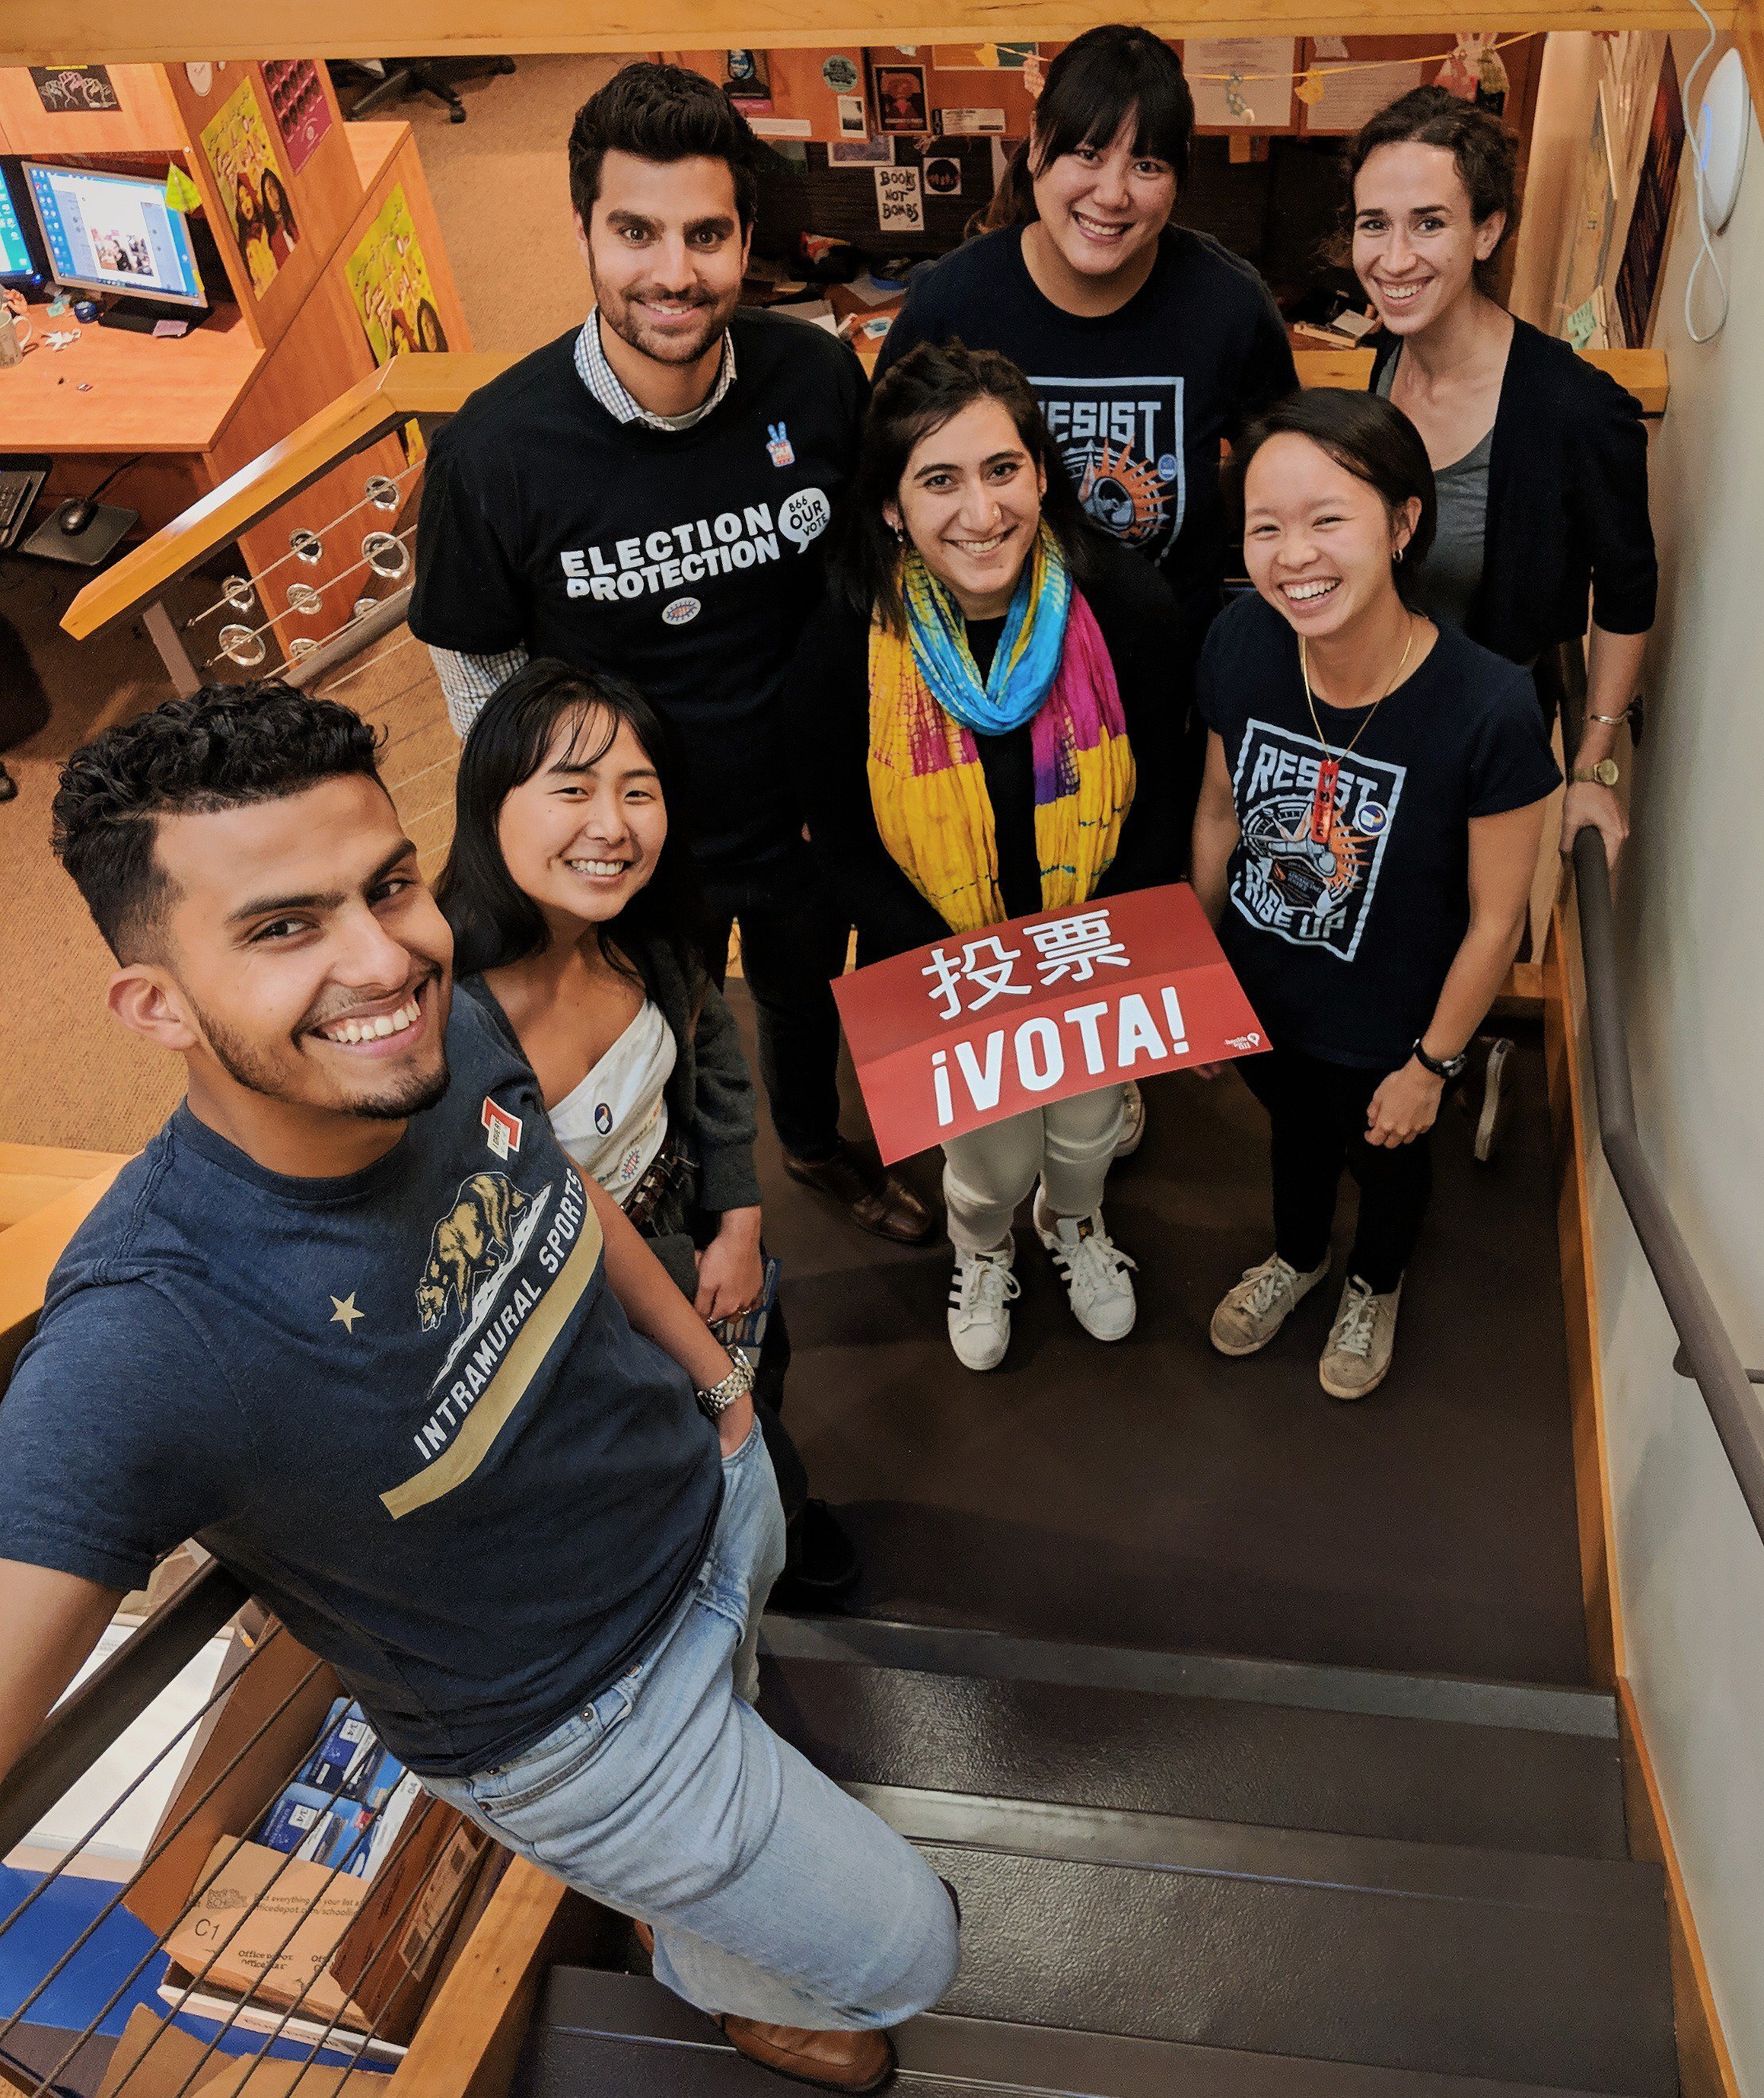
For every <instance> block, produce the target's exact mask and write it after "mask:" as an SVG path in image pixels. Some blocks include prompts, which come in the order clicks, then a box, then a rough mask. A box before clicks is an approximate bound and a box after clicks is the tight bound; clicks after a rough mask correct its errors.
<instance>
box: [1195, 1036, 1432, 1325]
mask: <svg viewBox="0 0 1764 2098" xmlns="http://www.w3.org/2000/svg"><path fill="white" fill-rule="evenodd" d="M1237 1068H1238V1069H1239V1070H1240V1071H1241V1072H1242V1073H1243V1074H1244V1083H1245V1084H1246V1085H1247V1086H1248V1087H1249V1090H1250V1091H1251V1092H1253V1094H1254V1095H1255V1096H1256V1098H1257V1099H1258V1100H1260V1101H1261V1103H1262V1105H1263V1106H1264V1107H1265V1108H1266V1109H1267V1110H1268V1118H1269V1120H1270V1121H1271V1122H1272V1124H1273V1126H1274V1128H1273V1147H1272V1148H1273V1159H1274V1246H1275V1252H1276V1253H1279V1256H1280V1257H1281V1259H1282V1260H1284V1261H1286V1262H1288V1263H1289V1264H1290V1265H1291V1266H1293V1267H1296V1268H1297V1270H1298V1271H1299V1272H1300V1274H1301V1275H1309V1274H1310V1271H1311V1270H1312V1269H1313V1268H1314V1267H1319V1266H1322V1264H1323V1261H1324V1259H1325V1258H1326V1257H1327V1254H1328V1252H1329V1228H1330V1226H1331V1225H1332V1223H1333V1222H1335V1214H1336V1191H1337V1190H1338V1189H1339V1187H1340V1186H1341V1169H1342V1167H1343V1166H1344V1165H1345V1166H1346V1168H1347V1169H1348V1170H1349V1172H1350V1173H1351V1174H1353V1175H1354V1180H1355V1182H1356V1183H1358V1187H1359V1191H1360V1214H1359V1218H1358V1222H1357V1223H1356V1224H1355V1226H1354V1246H1353V1250H1352V1251H1351V1252H1350V1253H1349V1255H1348V1272H1349V1275H1358V1276H1359V1277H1360V1278H1361V1279H1362V1281H1364V1282H1366V1283H1368V1284H1370V1285H1371V1288H1372V1289H1373V1290H1374V1291H1375V1292H1376V1293H1377V1294H1378V1295H1379V1296H1380V1297H1382V1296H1384V1295H1386V1294H1387V1293H1389V1291H1391V1290H1393V1289H1394V1288H1396V1286H1397V1284H1398V1283H1399V1282H1400V1281H1401V1280H1402V1271H1403V1270H1404V1269H1405V1268H1406V1266H1408V1264H1409V1257H1410V1255H1411V1253H1413V1252H1414V1251H1415V1242H1416V1240H1419V1238H1420V1236H1421V1223H1422V1219H1423V1218H1424V1217H1425V1216H1426V1214H1427V1205H1428V1196H1430V1195H1431V1194H1432V1193H1433V1152H1432V1148H1431V1138H1432V1134H1433V1133H1432V1131H1431V1130H1429V1131H1428V1133H1427V1135H1423V1136H1418V1137H1416V1138H1415V1140H1414V1142H1413V1143H1402V1144H1398V1146H1397V1148H1395V1150H1393V1151H1392V1150H1386V1149H1385V1148H1384V1147H1382V1146H1381V1145H1379V1144H1373V1143H1367V1141H1366V1110H1367V1107H1368V1106H1369V1105H1370V1104H1371V1097H1372V1095H1373V1094H1374V1093H1376V1091H1377V1090H1378V1088H1379V1086H1380V1085H1381V1084H1382V1083H1383V1082H1384V1078H1386V1076H1387V1075H1388V1073H1385V1072H1383V1071H1362V1070H1358V1069H1354V1067H1353V1066H1352V1065H1351V1064H1326V1063H1324V1062H1323V1060H1322V1059H1321V1058H1320V1057H1316V1056H1305V1055H1303V1054H1302V1053H1301V1051H1297V1050H1296V1049H1273V1050H1270V1051H1269V1052H1268V1054H1267V1055H1266V1056H1246V1057H1244V1060H1243V1061H1242V1062H1241V1063H1240V1064H1239V1065H1238V1067H1237Z"/></svg>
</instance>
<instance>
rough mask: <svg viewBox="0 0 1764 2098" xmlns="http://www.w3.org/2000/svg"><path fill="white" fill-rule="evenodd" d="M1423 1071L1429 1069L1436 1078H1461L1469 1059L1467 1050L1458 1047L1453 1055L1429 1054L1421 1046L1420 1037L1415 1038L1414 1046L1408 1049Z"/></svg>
mask: <svg viewBox="0 0 1764 2098" xmlns="http://www.w3.org/2000/svg"><path fill="white" fill-rule="evenodd" d="M1409 1053H1410V1055H1411V1056H1413V1057H1414V1059H1415V1061H1416V1063H1418V1064H1420V1066H1421V1068H1422V1069H1423V1070H1424V1071H1431V1072H1432V1073H1433V1076H1434V1077H1435V1078H1446V1079H1450V1078H1462V1077H1463V1074H1464V1070H1465V1068H1466V1066H1467V1065H1468V1063H1469V1061H1470V1056H1469V1052H1468V1051H1467V1050H1463V1049H1460V1050H1459V1051H1458V1054H1457V1055H1456V1056H1428V1053H1427V1051H1426V1050H1425V1049H1424V1048H1423V1047H1422V1046H1421V1038H1420V1035H1419V1034H1417V1035H1416V1036H1415V1047H1414V1048H1413V1049H1411V1051H1410V1052H1409Z"/></svg>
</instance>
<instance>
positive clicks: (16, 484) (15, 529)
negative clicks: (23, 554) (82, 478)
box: [0, 459, 50, 554]
mask: <svg viewBox="0 0 1764 2098" xmlns="http://www.w3.org/2000/svg"><path fill="white" fill-rule="evenodd" d="M49 464H50V463H49V461H48V460H47V459H0V554H3V553H5V552H6V551H7V550H8V549H9V548H10V547H11V546H15V544H16V543H17V542H18V539H19V537H20V533H22V532H23V531H24V527H25V524H26V522H27V521H28V520H29V516H30V514H31V507H32V505H33V503H35V502H36V500H37V495H38V494H39V493H40V492H41V490H42V485H43V483H44V482H45V481H47V480H48V478H49Z"/></svg>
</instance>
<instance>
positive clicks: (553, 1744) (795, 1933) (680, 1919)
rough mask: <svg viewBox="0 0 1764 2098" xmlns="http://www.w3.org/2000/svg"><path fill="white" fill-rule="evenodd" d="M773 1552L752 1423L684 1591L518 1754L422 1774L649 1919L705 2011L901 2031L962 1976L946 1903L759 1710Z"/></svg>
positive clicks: (662, 1954)
mask: <svg viewBox="0 0 1764 2098" xmlns="http://www.w3.org/2000/svg"><path fill="white" fill-rule="evenodd" d="M783 1563H784V1521H783V1509H782V1508H780V1507H779V1500H778V1487H777V1483H776V1481H775V1480H774V1477H773V1476H772V1464H771V1459H770V1457H769V1456H768V1455H766V1445H765V1443H764V1442H763V1441H762V1440H761V1437H760V1434H759V1432H758V1430H757V1429H755V1430H754V1432H753V1433H752V1434H750V1435H749V1436H748V1439H747V1441H746V1442H744V1444H743V1445H742V1446H741V1447H740V1449H739V1450H738V1451H736V1452H735V1455H733V1456H732V1457H726V1458H725V1459H723V1500H722V1510H721V1512H720V1513H719V1515H718V1516H717V1528H716V1531H715V1534H714V1535H713V1538H712V1540H711V1546H710V1550H709V1552H708V1553H707V1555H706V1556H705V1560H704V1565H703V1566H702V1567H701V1568H700V1570H699V1573H698V1576H697V1578H696V1582H695V1584H694V1587H693V1590H692V1592H691V1594H690V1595H688V1596H687V1598H686V1600H685V1601H684V1602H683V1603H682V1605H681V1607H680V1609H678V1611H677V1612H676V1613H675V1615H674V1617H673V1618H672V1619H671V1620H670V1621H669V1624H668V1626H667V1627H666V1629H665V1631H663V1633H662V1635H661V1636H660V1639H658V1640H657V1641H656V1644H655V1646H654V1647H653V1648H652V1649H651V1650H650V1652H649V1653H647V1654H645V1655H644V1657H643V1659H642V1660H641V1661H638V1663H637V1664H636V1666H634V1667H633V1668H632V1669H631V1670H630V1671H629V1672H628V1673H627V1674H625V1675H624V1676H622V1677H621V1679H619V1680H618V1681H617V1683H613V1684H612V1687H611V1688H609V1689H608V1690H605V1691H603V1692H602V1693H601V1694H600V1696H599V1697H597V1698H596V1699H595V1701H594V1703H593V1704H592V1705H590V1706H589V1707H588V1708H587V1710H585V1711H583V1712H581V1713H579V1714H576V1715H575V1716H574V1717H573V1718H568V1719H566V1720H565V1721H564V1723H563V1725H562V1726H560V1727H557V1728H556V1729H555V1731H554V1732H551V1733H550V1734H548V1735H547V1736H546V1737H545V1739H544V1740H542V1741H540V1742H539V1743H538V1745H536V1746H534V1747H533V1748H531V1749H527V1750H526V1751H525V1752H524V1753H523V1754H521V1755H520V1756H519V1757H517V1758H516V1759H515V1761H514V1762H510V1763H504V1764H502V1765H501V1766H500V1767H498V1768H497V1769H494V1770H487V1771H479V1772H478V1773H477V1774H476V1775H474V1776H472V1777H470V1778H465V1779H457V1778H428V1779H425V1780H424V1783H425V1784H427V1785H428V1788H429V1789H430V1790H431V1791H432V1792H433V1793H436V1794H437V1796H438V1797H441V1798H442V1799H444V1800H446V1801H447V1802H450V1804H451V1805H453V1806H457V1807H459V1809H460V1810H461V1811H462V1812H463V1813H465V1814H467V1815H469V1816H470V1817H471V1818H472V1819H473V1820H474V1821H476V1822H477V1823H478V1824H480V1826H481V1827H482V1828H486V1829H488V1830H489V1832H490V1833H491V1834H492V1835H493V1836H494V1837H496V1838H497V1839H498V1841H501V1842H503V1843H506V1844H507V1846H509V1848H510V1849H511V1850H516V1851H518V1852H519V1853H520V1854H521V1855H522V1856H523V1857H525V1858H529V1859H532V1860H533V1863H535V1864H536V1865H538V1866H540V1867H541V1868H542V1869H543V1870H545V1871H546V1872H551V1873H552V1874H553V1875H554V1876H555V1877H557V1878H558V1879H560V1880H563V1881H565V1882H566V1883H567V1884H568V1885H570V1886H573V1887H575V1888H577V1889H579V1890H580V1891H581V1893H583V1894H589V1895H591V1896H592V1897H593V1898H594V1899H595V1900H596V1901H599V1902H603V1903H606V1904H607V1906H608V1907H611V1908H616V1909H619V1910H621V1911H623V1912H624V1913H625V1915H627V1916H638V1917H641V1918H642V1919H643V1920H644V1921H645V1922H647V1923H648V1924H649V1925H652V1928H653V1929H654V1931H655V1933H656V1952H655V1973H656V1979H657V1980H658V1981H660V1982H665V1983H666V1985H667V1986H668V1987H669V1988H670V1989H672V1990H674V1993H675V1994H676V1995H680V1996H683V1997H684V1998H685V1999H686V2000H687V2003H689V2004H696V2005H697V2007H698V2008H700V2010H702V2011H708V2012H711V2013H713V2015H714V2014H715V2013H716V2012H734V2013H735V2015H737V2016H739V2017H745V2018H757V2019H760V2020H761V2021H764V2022H766V2023H767V2024H770V2025H784V2026H814V2027H842V2028H862V2027H866V2026H893V2025H898V2024H899V2023H900V2022H901V2021H902V2020H903V2019H906V2018H909V2017H913V2016H914V2015H915V2013H917V2012H920V2011H924V2010H927V2009H928V2008H930V2006H931V2005H932V2004H934V2003H936V2002H937V1999H939V1998H940V1997H941V1995H943V1994H944V1992H945V1991H946V1990H947V1989H948V1988H949V1986H950V1983H951V1982H953V1981H954V1978H955V1973H956V1969H957V1966H958V1964H959V1959H960V1945H959V1938H958V1933H957V1929H956V1922H955V1916H954V1911H953V1909H952V1908H951V1907H950V1897H949V1894H947V1892H946V1890H945V1889H944V1887H943V1886H942V1885H941V1882H940V1881H938V1879H937V1875H936V1874H935V1873H934V1872H932V1869H931V1868H930V1867H929V1866H928V1864H927V1863H925V1861H924V1859H923V1858H921V1857H920V1856H919V1854H918V1852H917V1851H916V1850H914V1849H913V1848H912V1847H911V1845H910V1844H908V1843H907V1842H906V1841H904V1840H903V1839H902V1837H899V1836H897V1835H896V1834H895V1833H894V1832H893V1829H891V1828H888V1827H887V1826H886V1825H885V1824H884V1823H883V1822H881V1821H880V1820H879V1819H877V1818H876V1816H875V1815H873V1814H872V1813H871V1811H869V1809H868V1808H867V1807H864V1806H859V1805H858V1803H857V1802H856V1801H855V1800H853V1799H850V1798H848V1797H847V1796H846V1795H845V1793H843V1792H841V1791H840V1789H839V1787H838V1786H837V1785H836V1784H834V1783H833V1782H832V1780H831V1779H830V1778H827V1777H824V1776H823V1775H822V1774H821V1772H820V1771H818V1770H816V1769H815V1768H814V1766H813V1765H812V1764H810V1763H809V1762H805V1760H804V1758H802V1757H801V1755H799V1754H798V1753H797V1752H796V1750H795V1749H793V1748H792V1747H791V1746H790V1745H788V1743H787V1742H784V1741H781V1740H779V1738H778V1736H776V1735H775V1734H774V1732H772V1730H771V1729H770V1727H768V1726H767V1725H766V1723H765V1722H764V1720H762V1719H761V1718H760V1717H759V1715H758V1714H757V1713H756V1712H755V1711H754V1710H753V1696H754V1694H755V1692H756V1691H757V1688H758V1683H759V1667H758V1661H757V1647H758V1642H759V1623H760V1613H761V1611H762V1609H764V1608H765V1604H766V1595H767V1594H768V1593H769V1592H770V1588H771V1585H772V1583H773V1582H774V1580H776V1579H777V1578H778V1575H779V1572H780V1571H781V1569H782V1568H783Z"/></svg>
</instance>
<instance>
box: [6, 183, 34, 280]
mask: <svg viewBox="0 0 1764 2098" xmlns="http://www.w3.org/2000/svg"><path fill="white" fill-rule="evenodd" d="M36 274H37V265H36V263H35V262H33V261H32V259H31V251H30V248H29V244H28V243H27V242H26V240H25V238H24V223H23V222H22V221H21V220H20V217H19V208H18V204H17V200H15V198H14V196H13V195H12V187H11V183H10V182H7V171H6V169H4V168H0V283H7V281H9V280H10V279H12V278H15V277H34V276H35V275H36Z"/></svg>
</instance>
